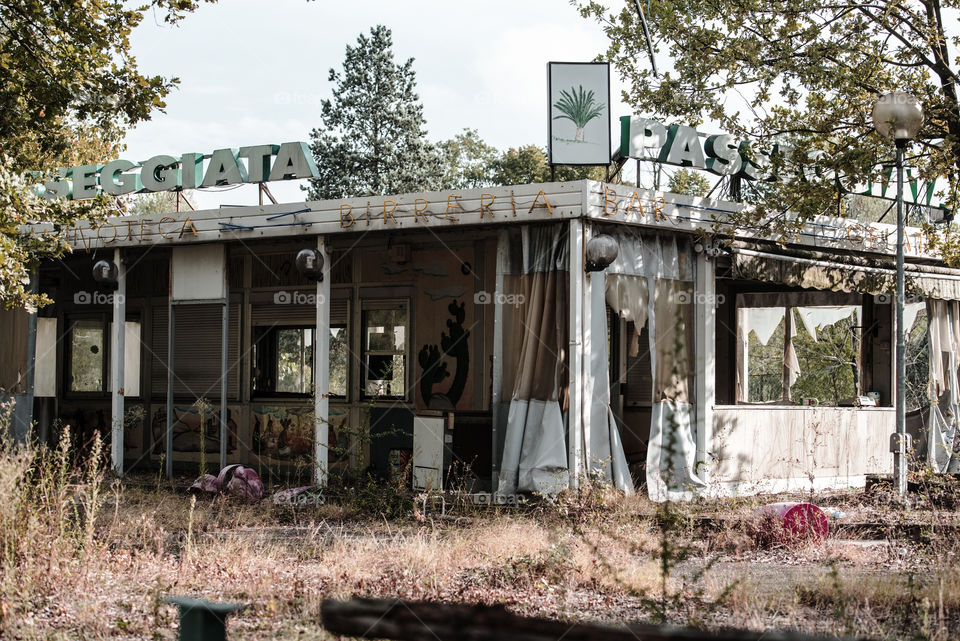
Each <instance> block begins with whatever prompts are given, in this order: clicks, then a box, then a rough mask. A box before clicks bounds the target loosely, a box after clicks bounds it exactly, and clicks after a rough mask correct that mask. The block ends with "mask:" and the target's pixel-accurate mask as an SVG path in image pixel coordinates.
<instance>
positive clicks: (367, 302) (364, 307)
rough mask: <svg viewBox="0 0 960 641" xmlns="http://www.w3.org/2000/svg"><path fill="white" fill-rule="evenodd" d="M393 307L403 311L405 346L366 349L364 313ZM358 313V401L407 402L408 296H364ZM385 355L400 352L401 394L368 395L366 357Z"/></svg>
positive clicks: (409, 390)
mask: <svg viewBox="0 0 960 641" xmlns="http://www.w3.org/2000/svg"><path fill="white" fill-rule="evenodd" d="M393 310H403V311H404V313H405V322H404V334H405V336H404V349H403V350H402V351H398V350H368V349H367V335H366V324H365V320H366V314H367V312H370V311H393ZM358 311H359V314H358V315H357V316H358V318H357V325H358V327H359V330H360V331H359V332H358V335H357V339H356V340H357V343H356V345H358V347H359V350H358V355H359V360H360V363H359V365H360V376H359V379H360V380H359V381H357V387H358V388H359V397H360V400H364V401H368V402H377V401H393V402H398V401H399V402H405V403H406V402H410V396H411V393H412V385H411V377H412V367H411V361H410V359H411V354H412V349H413V346H412V342H413V340H412V339H413V336H412V332H411V328H412V324H413V321H412V319H411V317H410V316H411V305H410V299H409V298H363V299H361V301H360V305H359V310H358ZM368 355H373V356H388V355H402V356H403V370H404V371H403V394H401V395H397V396H394V395H384V394H370V393H368V392H367V380H368V379H367V356H368Z"/></svg>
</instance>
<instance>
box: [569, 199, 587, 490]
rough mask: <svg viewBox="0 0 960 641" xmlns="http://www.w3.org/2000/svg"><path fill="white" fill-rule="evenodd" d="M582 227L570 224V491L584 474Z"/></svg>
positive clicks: (575, 221) (576, 221) (573, 221)
mask: <svg viewBox="0 0 960 641" xmlns="http://www.w3.org/2000/svg"><path fill="white" fill-rule="evenodd" d="M584 233H585V232H584V227H583V221H582V220H580V219H579V218H573V219H571V220H570V233H569V241H570V266H569V268H570V272H569V275H570V287H569V296H570V309H569V330H568V333H569V340H570V343H569V353H568V355H567V359H568V363H569V372H570V409H569V414H568V416H567V467H568V469H569V471H570V489H571V490H576V489H577V488H578V487H579V483H580V476H581V475H582V474H584V471H585V468H584V451H583V447H584V445H583V444H584V441H583V425H584V420H583V403H584V398H583V364H584V353H583V310H584V304H583V294H584V288H583V285H584V282H583V281H584V271H583V263H584V254H583V252H584Z"/></svg>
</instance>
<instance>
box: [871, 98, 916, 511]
mask: <svg viewBox="0 0 960 641" xmlns="http://www.w3.org/2000/svg"><path fill="white" fill-rule="evenodd" d="M922 124H923V107H922V106H921V105H920V103H919V102H918V101H917V99H916V98H914V97H913V96H911V95H910V94H908V93H905V92H903V91H892V92H890V93H888V94H886V95H884V96H882V97H881V98H880V99H879V100H877V102H875V103H874V105H873V127H874V129H876V130H877V132H878V133H879V134H880V135H881V136H883V137H884V138H892V139H893V141H894V143H896V146H897V315H896V323H897V402H896V410H897V433H896V434H895V435H894V439H895V440H894V441H893V443H892V444H891V449H893V450H894V455H893V489H894V491H895V492H896V493H897V494H899V495H900V496H903V495H904V494H905V493H906V491H907V442H906V439H907V388H906V379H907V363H906V359H905V355H904V350H905V349H906V341H905V339H904V334H905V333H906V332H905V329H906V328H904V326H903V305H904V290H905V289H906V288H905V284H904V276H903V149H904V148H905V147H906V146H907V142H909V141H910V140H912V139H913V138H914V137H916V135H917V133H918V132H919V131H920V126H921V125H922Z"/></svg>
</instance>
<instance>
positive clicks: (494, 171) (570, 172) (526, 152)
mask: <svg viewBox="0 0 960 641" xmlns="http://www.w3.org/2000/svg"><path fill="white" fill-rule="evenodd" d="M588 178H589V179H591V180H603V179H604V171H603V168H602V167H567V166H562V165H561V166H557V168H556V171H555V180H557V181H565V180H584V179H588ZM545 182H550V165H549V163H548V162H547V153H546V152H545V151H544V150H543V148H542V147H538V146H537V145H524V146H523V147H519V148H516V149H514V148H510V149H508V150H507V151H505V152H503V153H502V154H501V155H500V156H499V157H498V158H496V159H495V160H494V161H493V162H492V163H491V164H490V183H491V184H493V185H523V184H525V183H545Z"/></svg>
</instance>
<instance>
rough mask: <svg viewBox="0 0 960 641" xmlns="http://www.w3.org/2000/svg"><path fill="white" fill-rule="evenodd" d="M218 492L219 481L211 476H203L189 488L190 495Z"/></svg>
mask: <svg viewBox="0 0 960 641" xmlns="http://www.w3.org/2000/svg"><path fill="white" fill-rule="evenodd" d="M218 492H220V481H218V480H217V477H216V476H214V475H213V474H204V475H203V476H201V477H200V478H198V479H197V480H196V481H194V482H193V485H191V486H190V493H191V494H201V493H207V494H217V493H218Z"/></svg>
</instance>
